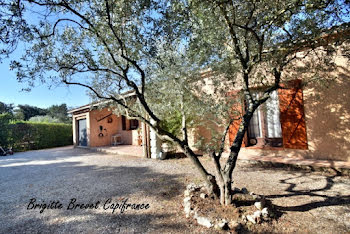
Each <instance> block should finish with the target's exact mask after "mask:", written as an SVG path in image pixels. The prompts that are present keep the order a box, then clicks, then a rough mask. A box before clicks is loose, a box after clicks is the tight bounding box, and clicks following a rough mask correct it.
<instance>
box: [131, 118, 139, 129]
mask: <svg viewBox="0 0 350 234" xmlns="http://www.w3.org/2000/svg"><path fill="white" fill-rule="evenodd" d="M138 127H139V121H138V120H137V119H130V130H135V129H137V128H138Z"/></svg>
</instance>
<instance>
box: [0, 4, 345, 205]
mask: <svg viewBox="0 0 350 234" xmlns="http://www.w3.org/2000/svg"><path fill="white" fill-rule="evenodd" d="M342 4H344V3H342V2H340V1H324V0H308V1H283V2H275V1H244V2H242V1H186V0H185V1H182V0H181V1H172V2H171V3H170V2H169V1H161V0H160V1H152V0H132V1H110V0H105V1H97V0H92V1H85V0H78V1H69V2H68V1H65V0H28V1H24V0H23V1H17V0H16V1H15V0H13V1H4V0H0V6H1V8H0V9H1V25H2V27H1V30H0V37H1V41H2V42H3V54H8V53H10V52H12V51H13V50H14V48H15V47H16V45H17V43H18V41H22V42H24V43H26V44H27V45H29V48H27V49H26V50H25V56H24V57H23V59H22V61H14V62H12V68H13V69H16V71H17V77H18V79H19V81H28V82H29V84H31V85H33V84H34V83H35V80H39V81H48V80H50V81H51V82H55V83H57V82H64V83H65V84H67V85H80V86H83V87H86V88H87V89H89V90H90V91H91V92H92V93H93V94H94V95H95V97H96V98H98V99H103V100H108V101H110V102H112V103H114V104H115V105H116V108H118V109H119V111H120V112H123V114H125V115H128V116H129V117H132V118H136V119H139V120H141V121H143V122H145V123H146V124H148V125H149V126H150V127H151V128H152V129H154V130H155V131H156V133H157V134H158V135H159V136H160V137H161V138H162V139H164V140H168V141H171V142H174V143H176V144H177V145H178V146H179V147H180V148H181V149H182V150H183V152H184V153H185V154H186V156H187V157H189V158H190V160H191V161H192V162H193V163H194V165H195V166H196V168H197V169H198V171H199V173H200V174H201V175H202V176H203V179H204V180H205V182H206V184H207V185H208V190H209V191H210V192H211V193H213V194H214V195H216V196H217V197H220V201H221V204H226V205H227V204H229V203H231V193H232V191H231V190H232V189H231V182H232V172H233V170H234V168H235V165H236V161H237V157H238V153H239V151H240V148H241V145H242V140H243V136H244V134H245V132H246V131H247V126H248V123H249V121H250V119H251V117H252V115H253V113H254V111H255V110H256V109H257V108H258V107H259V106H260V105H261V104H262V103H264V102H265V101H266V100H267V99H268V98H269V96H270V94H271V92H273V91H274V90H276V89H278V88H280V87H281V86H280V82H281V77H282V73H283V71H284V69H285V68H286V67H287V65H288V64H290V63H291V62H292V61H294V60H296V59H298V57H297V55H296V52H298V51H300V50H308V49H313V48H315V47H319V46H322V45H328V44H329V41H328V40H327V39H326V38H325V37H322V35H323V33H333V32H334V31H335V30H345V32H348V31H347V30H348V24H341V23H342V21H343V19H342V18H341V17H339V15H341V14H342V13H343V12H342V11H343V10H347V9H348V8H346V7H343V6H342ZM29 15H30V17H29ZM34 16H38V18H34ZM345 35H348V34H345ZM340 38H344V35H343V36H342V37H340ZM206 68H211V69H212V71H213V72H218V73H217V74H222V75H220V76H218V77H220V79H224V80H226V81H228V82H231V83H233V84H235V83H237V82H240V83H241V85H242V87H243V88H242V91H243V94H244V97H245V99H246V100H247V111H246V113H245V114H244V115H243V116H242V117H241V118H240V120H239V121H240V128H239V131H238V132H237V135H236V138H235V140H234V141H233V144H232V145H231V147H230V156H229V158H228V160H227V162H226V163H225V166H224V167H221V165H220V158H221V155H222V152H223V149H224V142H225V138H226V134H227V131H228V127H229V126H230V124H231V123H232V122H233V121H238V120H237V119H236V118H231V119H229V118H226V119H228V123H227V127H225V128H224V130H223V132H224V134H223V136H222V137H221V139H222V140H221V141H219V142H218V144H216V145H218V146H219V149H218V151H217V152H213V153H212V157H213V159H214V163H215V168H216V172H217V175H216V176H214V175H212V174H210V173H209V172H208V171H207V170H206V169H205V168H204V167H203V165H202V164H201V162H200V161H199V159H198V157H197V155H196V154H195V153H194V152H193V149H192V148H191V146H190V143H189V138H188V128H189V126H195V124H196V123H198V122H200V121H198V119H203V115H202V113H206V114H208V113H210V115H209V114H208V115H206V117H207V118H211V114H212V115H213V116H214V118H211V119H212V121H213V122H215V121H216V120H217V119H220V118H216V117H215V116H216V115H217V114H218V111H217V108H218V109H219V110H222V111H219V112H220V113H224V112H225V111H223V110H225V108H223V106H224V105H221V104H220V103H218V102H217V101H216V98H220V97H219V96H218V95H215V92H214V93H212V94H211V95H207V96H206V97H205V98H204V97H202V96H200V95H199V93H200V92H201V90H202V88H201V87H200V86H201V83H200V81H201V77H200V76H198V74H199V72H200V71H201V70H203V69H206ZM261 70H263V71H265V72H266V74H267V75H265V76H260V78H261V77H262V78H261V79H260V80H259V79H256V78H257V77H258V78H259V75H258V73H259V71H261ZM196 74H197V75H196ZM253 80H254V82H253ZM219 81H220V82H221V81H222V80H219ZM258 81H261V82H263V83H264V84H265V86H267V87H268V88H266V89H265V90H264V91H263V95H262V96H261V97H260V98H259V99H257V98H254V97H253V96H252V93H251V86H252V85H253V84H254V83H255V84H256V82H258ZM214 82H215V79H214ZM216 82H218V81H216ZM214 84H215V83H214ZM214 86H215V85H214ZM216 87H219V85H217V86H216ZM222 88H225V87H222ZM230 88H231V87H230V86H229V87H228V88H227V87H226V90H227V91H228V90H230ZM128 90H131V91H132V92H133V93H134V96H135V97H136V100H135V99H132V100H130V99H126V98H125V96H124V95H122V94H123V93H124V92H125V91H128ZM226 110H227V108H226ZM179 113H181V134H179V133H178V132H177V133H175V132H172V131H171V130H170V129H167V128H166V127H164V126H165V125H164V122H166V121H167V116H173V115H178V114H179ZM226 115H227V114H226ZM189 117H190V118H189Z"/></svg>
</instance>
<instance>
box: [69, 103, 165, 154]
mask: <svg viewBox="0 0 350 234" xmlns="http://www.w3.org/2000/svg"><path fill="white" fill-rule="evenodd" d="M101 104H102V105H103V104H106V103H94V104H89V105H84V106H81V107H78V108H74V109H72V110H70V111H69V112H68V113H69V114H71V115H72V126H73V144H74V146H77V147H95V148H98V147H105V146H118V145H123V146H125V145H129V146H135V147H140V149H141V148H142V155H143V156H144V157H149V158H157V157H158V156H159V153H160V145H161V142H160V140H159V138H157V137H156V134H155V132H154V131H152V130H151V129H150V128H149V127H148V126H147V125H146V124H144V123H142V122H140V121H138V120H136V119H128V118H127V117H126V116H123V115H116V114H114V113H113V111H112V109H110V108H109V107H105V108H102V109H101V108H100V106H101ZM135 147H134V149H135ZM129 149H131V148H129ZM127 150H128V149H127Z"/></svg>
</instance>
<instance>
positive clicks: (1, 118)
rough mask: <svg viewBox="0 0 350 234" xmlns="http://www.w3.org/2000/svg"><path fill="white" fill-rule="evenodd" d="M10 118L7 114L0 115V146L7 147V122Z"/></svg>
mask: <svg viewBox="0 0 350 234" xmlns="http://www.w3.org/2000/svg"><path fill="white" fill-rule="evenodd" d="M11 117H12V116H11V114H9V113H5V114H0V146H4V147H7V146H8V140H9V139H8V136H9V121H10V119H11Z"/></svg>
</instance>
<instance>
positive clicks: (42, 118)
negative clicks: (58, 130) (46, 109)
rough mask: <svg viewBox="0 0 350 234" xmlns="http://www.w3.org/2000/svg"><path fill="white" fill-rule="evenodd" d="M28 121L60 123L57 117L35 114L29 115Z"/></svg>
mask: <svg viewBox="0 0 350 234" xmlns="http://www.w3.org/2000/svg"><path fill="white" fill-rule="evenodd" d="M28 121H29V122H35V123H62V122H61V121H60V120H59V119H57V118H54V117H51V116H49V115H37V116H34V117H31V118H30V119H29V120H28Z"/></svg>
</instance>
